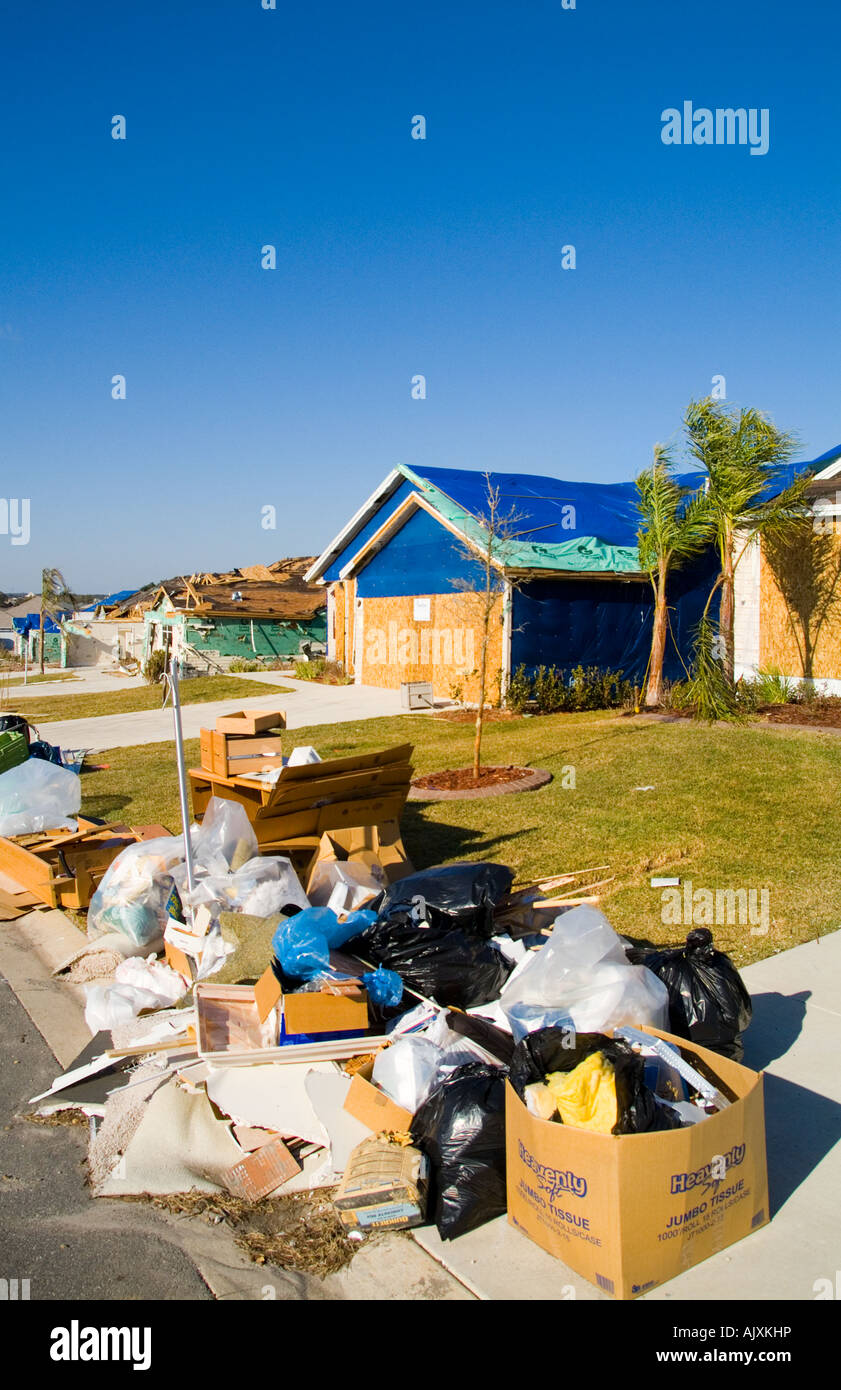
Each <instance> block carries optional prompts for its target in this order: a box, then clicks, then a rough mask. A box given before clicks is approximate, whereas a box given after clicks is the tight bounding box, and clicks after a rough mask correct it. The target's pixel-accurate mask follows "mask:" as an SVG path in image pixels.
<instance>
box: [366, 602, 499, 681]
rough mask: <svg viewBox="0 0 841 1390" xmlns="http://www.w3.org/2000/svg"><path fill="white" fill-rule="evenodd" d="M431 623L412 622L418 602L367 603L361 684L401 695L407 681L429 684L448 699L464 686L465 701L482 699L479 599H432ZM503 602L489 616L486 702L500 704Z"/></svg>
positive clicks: (430, 604)
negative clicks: (479, 694) (375, 686)
mask: <svg viewBox="0 0 841 1390" xmlns="http://www.w3.org/2000/svg"><path fill="white" fill-rule="evenodd" d="M420 597H421V598H422V599H423V601H424V602H428V603H429V614H430V617H429V621H428V622H426V621H416V620H415V618H414V602H415V600H414V597H411V598H409V597H405V598H366V599H363V600H362V602H363V643H362V670H361V679H362V684H363V685H378V686H381V687H385V688H386V689H389V690H397V689H399V687H400V685H401V684H402V683H403V682H404V681H431V682H432V686H433V690H434V693H435V695H436V696H437V697H440V698H443V699H449V698H450V697H451V696H452V695H453V689H454V688H455V687H457V686H459V685H461V687H462V694H461V698H462V699H464V700H467V701H470V700H476V699H477V698H478V679H477V673H478V666H479V661H480V659H481V650H482V620H481V612H482V605H483V603H484V598H483V596H482V595H481V594H469V593H468V594H429V595H422V596H420ZM502 613H503V598H502V594H500V595H499V596H498V597H497V598H496V600H495V603H494V611H493V613H492V614H491V623H490V645H489V647H488V668H487V669H488V678H487V685H486V699H488V700H489V701H490V702H491V703H493V704H496V703H497V702H498V699H499V686H498V678H499V673H500V671H501V669H502V642H503V623H502Z"/></svg>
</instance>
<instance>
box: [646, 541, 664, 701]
mask: <svg viewBox="0 0 841 1390" xmlns="http://www.w3.org/2000/svg"><path fill="white" fill-rule="evenodd" d="M654 595H655V597H654V630H653V632H652V634H651V666H650V669H649V672H648V688H647V690H646V693H645V703H646V704H647V705H659V704H660V702H661V700H662V698H663V661H664V658H665V655H666V575H665V569H664V565H663V561H662V560H661V561H660V573H659V575H658V578H657V584H656V586H655V590H654Z"/></svg>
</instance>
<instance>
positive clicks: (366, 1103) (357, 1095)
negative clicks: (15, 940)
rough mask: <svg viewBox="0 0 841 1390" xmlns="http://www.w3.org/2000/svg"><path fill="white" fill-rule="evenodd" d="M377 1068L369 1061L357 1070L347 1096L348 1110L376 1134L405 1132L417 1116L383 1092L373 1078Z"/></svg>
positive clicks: (346, 1106) (346, 1107)
mask: <svg viewBox="0 0 841 1390" xmlns="http://www.w3.org/2000/svg"><path fill="white" fill-rule="evenodd" d="M373 1070H374V1063H373V1062H366V1063H365V1066H364V1067H360V1068H359V1071H357V1072H355V1073H354V1076H353V1080H352V1081H351V1083H350V1089H349V1090H348V1093H347V1095H346V1096H345V1107H344V1108H345V1110H347V1112H348V1114H349V1115H353V1117H354V1119H355V1120H359V1122H360V1123H361V1124H363V1125H366V1126H367V1128H368V1129H370V1130H373V1132H374V1134H384V1133H389V1134H405V1133H407V1132H408V1131H409V1130H410V1129H411V1127H412V1120H413V1119H414V1115H413V1114H412V1112H411V1110H404V1108H403V1106H402V1105H398V1104H397V1101H396V1100H392V1099H391V1096H387V1095H386V1093H385V1091H381V1090H380V1088H379V1086H375V1085H374V1083H373V1081H372V1080H371V1075H372V1073H373Z"/></svg>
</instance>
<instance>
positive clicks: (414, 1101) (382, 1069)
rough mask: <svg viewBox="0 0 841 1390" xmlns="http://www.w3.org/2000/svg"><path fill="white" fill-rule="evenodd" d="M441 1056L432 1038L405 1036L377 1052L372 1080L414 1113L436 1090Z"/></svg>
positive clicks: (399, 1103)
mask: <svg viewBox="0 0 841 1390" xmlns="http://www.w3.org/2000/svg"><path fill="white" fill-rule="evenodd" d="M441 1055H442V1054H441V1049H440V1047H436V1045H435V1043H434V1042H430V1041H429V1039H428V1038H419V1037H412V1036H409V1037H401V1038H399V1039H398V1041H397V1042H396V1043H393V1044H392V1046H391V1047H384V1048H383V1049H382V1051H381V1052H378V1053H377V1056H376V1060H375V1061H374V1070H373V1072H372V1074H371V1079H372V1081H373V1082H374V1085H375V1086H379V1087H381V1088H382V1090H383V1091H385V1093H386V1095H388V1096H391V1099H392V1100H395V1101H397V1104H398V1105H402V1106H403V1109H404V1110H410V1111H411V1112H412V1114H414V1113H415V1111H416V1110H417V1109H418V1108H419V1107H420V1105H421V1104H422V1103H423V1101H425V1100H426V1097H427V1096H428V1095H429V1092H430V1091H431V1090H432V1087H433V1085H434V1083H435V1077H436V1074H437V1072H438V1065H439V1063H440V1061H441Z"/></svg>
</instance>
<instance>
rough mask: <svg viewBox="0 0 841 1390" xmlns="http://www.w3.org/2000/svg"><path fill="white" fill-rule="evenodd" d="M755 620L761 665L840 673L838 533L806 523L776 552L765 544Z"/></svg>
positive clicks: (786, 671)
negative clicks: (757, 619)
mask: <svg viewBox="0 0 841 1390" xmlns="http://www.w3.org/2000/svg"><path fill="white" fill-rule="evenodd" d="M792 616H793V618H794V624H793V626H794V631H793V630H792ZM759 623H760V637H759V664H760V666H761V667H766V666H776V667H778V668H779V670H780V671H782V673H783V675H786V676H793V677H802V676H804V675H806V676H808V675H811V676H814V677H815V678H818V679H820V678H823V677H826V678H832V679H839V678H841V537H839V536H838V535H835V534H832V533H830V534H820V533H818V534H816V533H814V532H813V531H812V530H811V527H807V528H804V530H803V531H802V533H801V534H800V535H799V536H798V537H797V538H796V540H792V541H790V542H788V543H787V544H786V545H785V547H779V548H778V549H777V551H776V552H769V550H768V547H767V544H766V546H765V547H763V554H762V560H761V565H760V591H759ZM795 633H796V636H795ZM804 654H805V660H804ZM809 667H811V669H807V668H809Z"/></svg>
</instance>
